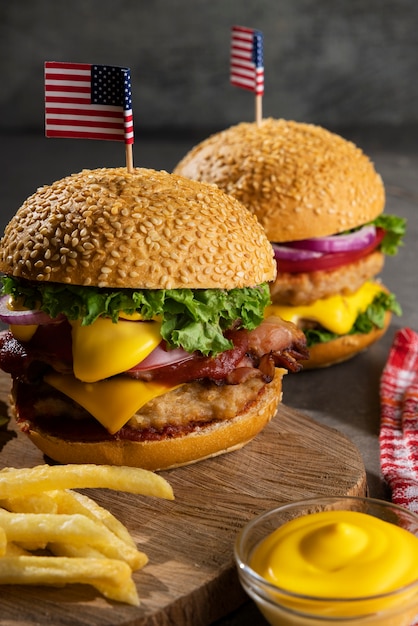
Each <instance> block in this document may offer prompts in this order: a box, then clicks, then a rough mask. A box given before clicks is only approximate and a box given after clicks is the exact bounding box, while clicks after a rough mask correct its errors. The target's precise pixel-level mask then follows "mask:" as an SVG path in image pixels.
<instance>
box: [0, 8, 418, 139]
mask: <svg viewBox="0 0 418 626" xmlns="http://www.w3.org/2000/svg"><path fill="white" fill-rule="evenodd" d="M233 24H241V25H244V26H251V27H254V28H258V29H260V30H262V31H263V33H264V57H265V81H266V87H265V89H266V92H265V95H264V98H263V113H264V116H273V117H285V118H289V119H296V120H299V121H307V122H314V123H319V124H322V125H324V126H328V127H342V126H358V125H367V124H385V125H392V126H397V125H400V124H416V123H417V122H418V106H417V102H418V81H417V76H418V28H417V27H418V2H417V1H416V0H195V1H193V0H148V1H146V0H13V1H7V0H0V130H1V131H6V130H10V131H15V130H25V131H27V130H29V131H34V132H39V131H40V132H43V124H44V117H43V116H44V111H43V63H44V61H46V60H51V61H52V60H54V61H73V62H77V61H79V62H87V63H103V64H113V65H126V66H129V67H130V68H131V72H132V80H133V108H134V120H135V129H136V133H138V132H141V130H142V131H143V132H144V133H145V132H147V131H155V130H161V129H164V130H166V129H172V130H174V131H183V130H184V129H199V130H201V129H207V128H210V129H211V128H223V127H226V126H228V125H230V124H234V123H237V122H239V121H242V120H253V119H254V98H253V95H252V94H250V93H249V92H247V91H244V90H241V89H237V88H235V87H232V86H231V85H230V84H229V43H230V27H231V25H233Z"/></svg>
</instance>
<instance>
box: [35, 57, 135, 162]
mask: <svg viewBox="0 0 418 626" xmlns="http://www.w3.org/2000/svg"><path fill="white" fill-rule="evenodd" d="M45 135H46V136H47V137H70V138H79V139H104V140H111V141H124V142H125V148H126V150H125V152H126V166H127V168H128V171H132V169H133V159H132V144H133V142H134V125H133V115H132V95H131V73H130V69H129V68H127V67H116V66H113V65H91V64H88V63H61V62H55V61H47V62H46V63H45Z"/></svg>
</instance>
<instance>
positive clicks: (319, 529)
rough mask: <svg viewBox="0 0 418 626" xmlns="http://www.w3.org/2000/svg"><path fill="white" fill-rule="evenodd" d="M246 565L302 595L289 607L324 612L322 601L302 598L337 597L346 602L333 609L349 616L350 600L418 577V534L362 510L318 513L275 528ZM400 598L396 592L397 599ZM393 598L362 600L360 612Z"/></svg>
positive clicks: (377, 608) (324, 607) (383, 591)
mask: <svg viewBox="0 0 418 626" xmlns="http://www.w3.org/2000/svg"><path fill="white" fill-rule="evenodd" d="M250 566H251V567H252V569H254V570H255V571H256V572H257V573H258V574H259V575H261V576H262V577H263V578H264V579H265V580H267V581H269V582H270V583H272V584H274V585H276V586H278V587H280V588H281V589H283V590H286V591H288V592H292V593H295V594H300V595H302V596H305V599H304V600H303V601H301V600H294V601H292V602H291V603H292V605H293V606H294V608H302V609H303V611H308V612H311V611H312V612H315V611H318V612H319V613H322V612H324V613H326V612H329V606H327V603H326V601H325V602H319V603H316V602H310V601H309V599H307V598H306V596H310V597H317V598H319V599H325V598H332V599H335V598H340V599H343V600H345V599H347V600H348V601H347V602H346V603H345V602H342V603H338V611H341V615H352V612H353V610H355V608H354V606H353V603H352V602H350V600H349V599H353V598H361V597H362V598H366V597H367V596H368V597H370V596H376V595H380V594H385V593H388V592H393V591H395V590H397V589H400V588H402V587H404V586H405V585H409V584H411V583H413V582H415V581H417V580H418V538H417V537H416V536H415V535H413V534H412V533H410V532H408V531H407V530H405V529H403V528H401V527H399V526H396V525H394V524H391V523H389V522H385V521H383V520H380V519H378V518H376V517H373V516H371V515H368V514H366V513H360V512H358V511H323V512H318V513H313V514H310V515H304V516H302V517H299V518H296V519H293V520H291V521H289V522H286V523H285V524H283V525H282V526H280V527H279V528H278V529H276V530H275V531H274V532H273V533H271V534H270V535H269V536H267V537H266V538H265V539H264V540H263V541H262V542H261V543H260V544H259V545H258V546H257V547H256V548H255V551H254V553H253V555H252V558H251V561H250ZM405 599H406V598H405V595H403V596H402V595H401V596H397V600H396V601H397V602H404V601H405ZM278 600H279V601H283V602H285V600H283V598H282V597H280V598H279V597H278ZM286 602H288V600H286ZM393 602H394V599H393V596H392V597H391V598H388V597H386V598H379V599H375V600H374V601H373V602H372V601H370V602H369V603H367V601H366V603H365V604H363V606H362V610H373V611H375V610H379V609H380V608H383V607H387V606H388V605H390V604H391V603H393Z"/></svg>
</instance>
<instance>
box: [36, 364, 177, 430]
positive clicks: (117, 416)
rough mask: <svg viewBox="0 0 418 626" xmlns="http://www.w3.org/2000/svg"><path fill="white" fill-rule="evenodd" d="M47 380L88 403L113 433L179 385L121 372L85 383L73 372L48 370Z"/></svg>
mask: <svg viewBox="0 0 418 626" xmlns="http://www.w3.org/2000/svg"><path fill="white" fill-rule="evenodd" d="M44 380H45V381H46V382H47V383H48V384H49V385H51V387H54V388H55V389H58V391H61V392H62V393H64V394H65V395H66V396H68V397H70V398H72V399H73V400H74V401H75V402H77V403H78V404H80V405H81V406H82V407H84V408H85V409H86V410H87V411H88V412H89V413H91V415H93V417H94V418H95V419H96V420H97V421H98V422H100V423H101V424H102V426H104V427H105V428H106V430H108V431H109V432H110V433H111V434H112V435H113V434H114V433H115V432H117V431H118V430H119V429H120V428H122V426H124V425H125V424H126V422H128V421H129V420H130V419H131V417H132V416H133V415H135V413H136V412H137V411H138V410H139V409H140V408H141V407H142V406H144V404H146V403H147V402H149V401H150V400H152V399H153V398H156V397H157V396H160V395H162V394H164V393H167V392H168V391H171V390H172V389H175V388H176V387H178V386H179V385H176V386H173V387H169V386H167V385H162V384H161V383H156V382H144V381H142V380H135V379H133V378H128V377H127V376H117V377H115V378H111V379H109V380H101V381H99V382H96V383H85V382H82V381H80V380H77V379H76V378H75V377H74V376H71V374H68V375H62V374H58V373H57V372H53V373H51V374H47V375H46V376H45V377H44Z"/></svg>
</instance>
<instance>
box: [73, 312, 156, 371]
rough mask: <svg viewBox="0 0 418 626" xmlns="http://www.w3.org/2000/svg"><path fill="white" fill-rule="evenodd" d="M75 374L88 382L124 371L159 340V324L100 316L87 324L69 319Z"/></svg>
mask: <svg viewBox="0 0 418 626" xmlns="http://www.w3.org/2000/svg"><path fill="white" fill-rule="evenodd" d="M71 326H72V342H73V371H74V376H75V377H76V378H78V379H79V380H81V381H83V382H87V383H92V382H96V381H98V380H103V379H104V378H109V377H110V376H114V375H115V374H120V373H121V372H126V371H127V370H129V369H131V368H132V367H134V365H137V364H138V363H140V362H141V361H143V360H144V359H145V357H147V356H148V355H149V354H150V353H151V352H152V351H153V350H154V348H156V347H157V346H158V344H159V343H160V342H161V334H160V329H161V324H160V323H159V322H156V321H152V322H129V321H121V322H118V323H117V324H114V323H113V322H112V320H111V319H109V318H99V319H97V320H96V321H95V322H94V323H93V324H90V325H89V326H82V325H81V323H80V321H76V322H71Z"/></svg>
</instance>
